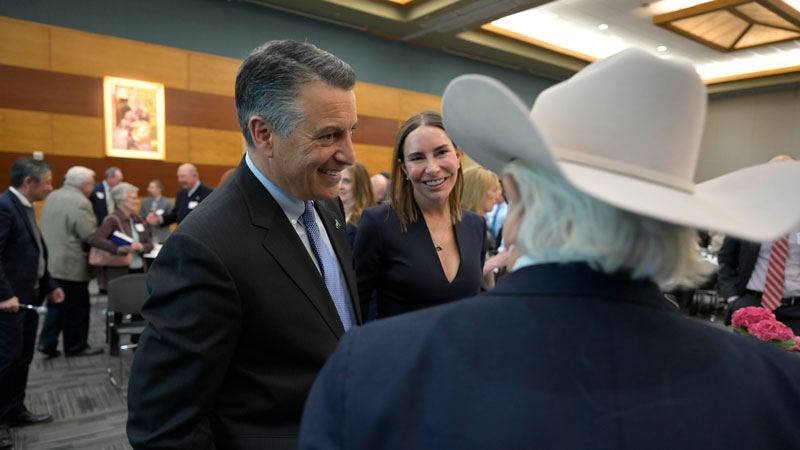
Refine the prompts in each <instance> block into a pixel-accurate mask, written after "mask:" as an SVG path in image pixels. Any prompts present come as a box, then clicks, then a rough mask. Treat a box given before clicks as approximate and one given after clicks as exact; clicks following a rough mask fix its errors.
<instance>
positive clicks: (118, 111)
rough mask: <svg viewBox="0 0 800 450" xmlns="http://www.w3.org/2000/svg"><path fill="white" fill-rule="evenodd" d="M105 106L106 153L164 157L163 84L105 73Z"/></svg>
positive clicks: (137, 156) (120, 155) (153, 157)
mask: <svg viewBox="0 0 800 450" xmlns="http://www.w3.org/2000/svg"><path fill="white" fill-rule="evenodd" d="M103 109H104V125H105V147H106V156H113V157H118V158H140V159H160V160H163V159H164V157H165V156H166V149H165V145H164V142H165V139H164V133H165V132H166V127H165V124H164V85H163V84H161V83H152V82H149V81H140V80H130V79H125V78H117V77H103Z"/></svg>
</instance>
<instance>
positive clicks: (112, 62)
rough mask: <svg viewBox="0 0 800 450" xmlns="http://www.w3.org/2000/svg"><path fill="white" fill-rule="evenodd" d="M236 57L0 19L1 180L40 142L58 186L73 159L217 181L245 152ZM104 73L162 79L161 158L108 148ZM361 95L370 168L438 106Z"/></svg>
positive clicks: (361, 147) (419, 96)
mask: <svg viewBox="0 0 800 450" xmlns="http://www.w3.org/2000/svg"><path fill="white" fill-rule="evenodd" d="M246 50H248V49H243V51H246ZM240 64H241V60H237V59H233V58H226V57H221V56H215V55H208V54H203V53H197V52H192V51H187V50H181V49H176V48H170V47H164V46H160V45H154V44H147V43H143V42H138V41H132V40H127V39H121V38H116V37H111V36H104V35H99V34H94V33H87V32H83V31H77V30H71V29H66V28H60V27H55V26H50V25H44V24H39V23H34V22H27V21H21V20H17V19H12V18H6V17H0V162H2V164H1V165H0V167H2V169H0V185H2V186H7V185H8V176H9V175H8V170H9V168H10V164H11V162H13V160H14V159H16V158H17V157H20V156H23V155H30V154H31V152H33V151H37V150H40V151H43V152H44V153H45V160H47V161H48V162H50V163H51V165H53V166H54V169H56V170H55V171H54V172H55V173H54V179H55V180H56V184H57V185H60V182H59V180H60V178H61V177H62V176H63V174H64V171H66V168H68V167H69V166H71V165H76V164H81V165H85V166H87V167H90V168H92V169H94V170H95V171H97V172H98V175H100V174H101V173H102V172H103V170H104V169H105V168H106V167H108V166H111V165H117V166H120V167H122V169H123V171H124V172H125V176H126V179H127V180H128V181H131V182H134V183H135V184H136V185H137V186H139V187H140V188H142V189H144V188H145V187H146V183H147V181H149V180H150V179H151V178H161V179H162V181H164V184H165V185H166V191H167V193H171V192H174V191H175V190H177V189H178V187H177V182H176V180H175V175H174V174H175V170H176V169H177V165H178V164H179V163H183V162H192V163H194V164H195V165H197V166H198V167H199V168H200V171H201V177H202V178H203V180H204V181H205V182H207V183H209V184H212V185H214V184H216V182H217V180H218V179H219V174H221V173H222V172H224V171H225V170H226V169H227V168H229V167H234V166H235V165H236V164H238V162H239V159H240V158H241V156H242V151H243V140H242V137H241V133H240V131H239V127H238V123H237V120H236V112H235V108H234V101H233V92H234V80H235V77H236V71H237V69H238V68H239V65H240ZM103 76H116V77H123V78H132V79H137V80H144V81H153V82H158V83H163V84H164V85H165V88H166V92H165V97H166V122H167V124H166V159H165V161H163V162H162V161H146V160H130V159H126V160H122V159H119V158H109V157H106V156H105V154H104V152H105V150H104V140H103V133H104V131H103V112H102V77H103ZM355 93H356V100H357V105H358V113H359V128H358V129H357V131H356V133H355V134H354V136H353V140H354V143H355V150H356V158H357V159H358V160H360V161H361V162H363V163H364V164H365V165H366V167H367V169H368V170H369V171H370V172H371V173H374V172H379V171H382V170H389V167H390V165H391V157H392V155H391V154H392V145H393V143H394V138H395V133H396V131H397V129H398V127H399V125H400V124H401V123H402V122H403V121H404V120H405V119H406V118H408V117H409V116H410V115H411V114H413V113H415V112H418V111H421V110H423V109H435V110H439V109H440V103H441V98H440V97H438V96H435V95H429V94H423V93H419V92H412V91H406V90H402V89H395V88H390V87H385V86H379V85H375V84H369V83H361V82H359V83H357V84H356V87H355ZM56 157H57V158H56ZM54 162H55V163H54ZM65 164H67V165H66V166H64V165H65ZM62 166H63V167H62ZM217 173H218V174H217ZM215 174H216V176H214V175H215Z"/></svg>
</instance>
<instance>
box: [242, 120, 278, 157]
mask: <svg viewBox="0 0 800 450" xmlns="http://www.w3.org/2000/svg"><path fill="white" fill-rule="evenodd" d="M247 127H248V128H249V130H250V136H252V137H253V145H254V146H255V149H256V150H257V151H260V152H264V155H265V156H267V157H272V155H273V151H274V147H273V137H274V135H275V129H274V128H272V126H271V125H270V124H269V123H268V122H267V121H266V120H264V119H263V118H262V117H259V116H253V117H251V118H250V121H248V122H247Z"/></svg>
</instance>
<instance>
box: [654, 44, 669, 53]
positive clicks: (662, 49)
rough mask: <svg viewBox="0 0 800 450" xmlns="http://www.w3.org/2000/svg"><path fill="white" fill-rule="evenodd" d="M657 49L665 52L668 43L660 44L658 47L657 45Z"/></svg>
mask: <svg viewBox="0 0 800 450" xmlns="http://www.w3.org/2000/svg"><path fill="white" fill-rule="evenodd" d="M656 50H658V51H660V52H665V51H667V46H666V45H659V46H658V47H656Z"/></svg>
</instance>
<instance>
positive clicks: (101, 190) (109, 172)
mask: <svg viewBox="0 0 800 450" xmlns="http://www.w3.org/2000/svg"><path fill="white" fill-rule="evenodd" d="M121 182H122V170H120V168H119V167H114V166H111V167H109V168H108V169H106V172H105V175H104V176H103V181H101V182H99V183H97V184H95V185H94V190H93V191H92V194H91V195H90V196H89V200H90V201H91V202H92V210H94V215H95V217H97V225H98V226H99V225H100V224H101V223H103V219H105V218H106V216H107V215H108V214H109V213H110V212H113V211H114V201H113V200H111V189H112V188H114V186H116V185H118V184H120V183H121Z"/></svg>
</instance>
